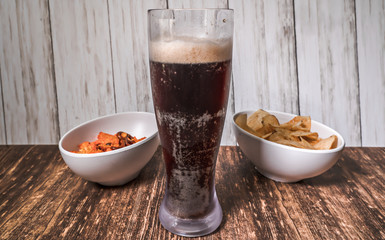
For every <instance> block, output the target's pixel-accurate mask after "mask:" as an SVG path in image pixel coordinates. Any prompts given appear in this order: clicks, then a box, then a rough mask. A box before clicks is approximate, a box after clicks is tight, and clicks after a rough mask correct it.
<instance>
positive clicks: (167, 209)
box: [148, 9, 233, 237]
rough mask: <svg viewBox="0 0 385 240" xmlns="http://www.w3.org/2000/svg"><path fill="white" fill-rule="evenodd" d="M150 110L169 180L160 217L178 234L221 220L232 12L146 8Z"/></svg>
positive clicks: (201, 231) (205, 230) (204, 230)
mask: <svg viewBox="0 0 385 240" xmlns="http://www.w3.org/2000/svg"><path fill="white" fill-rule="evenodd" d="M148 23H149V57H150V73H151V87H152V96H153V101H154V110H155V115H156V118H157V124H158V129H159V136H160V141H161V145H162V149H163V158H164V161H165V167H166V173H167V179H166V180H167V181H166V189H165V195H164V198H163V201H162V204H161V207H160V210H159V219H160V222H161V223H162V225H163V227H165V228H166V229H167V230H169V231H171V232H173V233H175V234H178V235H182V236H191V237H192V236H202V235H206V234H209V233H211V232H213V231H214V230H215V229H216V228H218V226H219V225H220V223H221V220H222V209H221V207H220V205H219V202H218V199H217V195H216V191H215V181H214V177H215V164H216V159H217V154H218V150H219V146H220V141H221V136H222V129H223V125H224V120H225V115H226V108H227V100H228V95H229V86H230V78H231V58H232V40H233V11H232V10H229V9H197V10H193V9H189V10H186V9H185V10H182V9H178V10H177V9H174V10H173V9H166V10H149V11H148Z"/></svg>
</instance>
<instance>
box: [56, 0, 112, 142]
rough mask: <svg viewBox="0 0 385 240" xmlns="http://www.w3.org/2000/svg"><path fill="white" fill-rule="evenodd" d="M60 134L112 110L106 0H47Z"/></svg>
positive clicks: (110, 112)
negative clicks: (48, 0)
mask: <svg viewBox="0 0 385 240" xmlns="http://www.w3.org/2000/svg"><path fill="white" fill-rule="evenodd" d="M50 13H51V25H52V41H53V50H54V57H55V74H56V86H57V90H58V91H57V98H58V112H59V122H60V134H61V136H62V135H63V134H64V133H65V132H67V131H68V130H69V129H71V128H73V127H75V126H76V125H78V124H80V123H83V122H85V121H87V120H90V119H93V118H95V117H99V116H103V115H108V114H112V113H115V112H116V110H115V96H114V95H115V94H114V83H113V76H112V61H111V44H110V32H109V19H108V8H107V0H103V1H91V0H89V1H74V0H71V1H57V0H51V1H50Z"/></svg>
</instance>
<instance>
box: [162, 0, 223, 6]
mask: <svg viewBox="0 0 385 240" xmlns="http://www.w3.org/2000/svg"><path fill="white" fill-rule="evenodd" d="M167 2H168V8H228V6H227V0H182V1H178V0H168V1H167Z"/></svg>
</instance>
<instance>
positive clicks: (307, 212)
mask: <svg viewBox="0 0 385 240" xmlns="http://www.w3.org/2000/svg"><path fill="white" fill-rule="evenodd" d="M384 158H385V149H384V148H345V150H344V151H343V154H342V156H341V158H340V160H339V161H338V162H337V164H336V165H335V166H333V167H332V168H331V169H330V170H329V171H327V172H326V173H324V174H322V175H320V176H318V177H315V178H311V179H307V180H303V181H300V182H298V183H292V184H287V183H278V182H274V181H272V180H269V179H267V178H265V177H263V176H262V175H260V174H259V173H258V172H257V171H256V170H255V169H254V167H253V165H252V164H251V162H250V161H249V160H248V159H247V158H246V157H245V156H244V155H243V154H242V152H240V150H239V148H237V147H222V148H221V150H220V153H219V157H218V165H217V170H216V189H217V194H218V198H219V201H220V203H221V205H222V208H223V213H224V218H223V222H222V224H221V226H220V227H219V229H218V230H217V231H216V232H215V233H213V234H211V235H209V236H206V237H201V238H197V239H384V238H385V225H384V218H385V179H384V178H385V176H384V171H385V162H384V161H383V160H384ZM0 179H1V181H0V239H185V238H183V237H178V236H176V235H173V234H171V233H169V232H167V231H166V230H165V229H163V228H162V226H161V225H160V223H159V220H158V209H159V205H160V203H161V200H162V196H163V191H164V187H165V186H164V185H165V178H164V164H163V161H162V158H161V151H160V149H158V151H157V152H156V153H155V155H154V157H153V159H152V160H151V161H150V162H149V164H148V165H147V166H146V167H145V168H144V169H143V171H142V172H141V174H140V175H139V177H138V178H137V179H135V180H133V181H132V182H130V183H128V184H126V185H124V186H121V187H102V186H100V185H98V184H94V183H91V182H88V181H85V180H83V179H81V178H79V177H77V176H76V175H74V174H73V173H72V172H71V171H70V170H69V168H68V167H67V166H66V165H65V163H64V161H63V160H62V158H61V156H60V153H59V150H58V148H57V146H55V145H34V146H31V145H20V146H15V145H11V146H0ZM186 239H188V238H186Z"/></svg>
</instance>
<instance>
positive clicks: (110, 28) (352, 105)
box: [0, 0, 385, 146]
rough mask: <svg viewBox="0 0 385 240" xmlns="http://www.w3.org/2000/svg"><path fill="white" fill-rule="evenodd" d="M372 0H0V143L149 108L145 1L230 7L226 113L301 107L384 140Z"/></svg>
mask: <svg viewBox="0 0 385 240" xmlns="http://www.w3.org/2000/svg"><path fill="white" fill-rule="evenodd" d="M384 6H385V1H383V0H371V1H361V0H342V1H332V0H326V1H311V0H294V1H291V0H286V1H278V0H275V1H269V0H257V1H254V0H230V1H227V0H210V1H203V0H199V1H192V0H183V1H176V0H151V1H132V0H128V1H122V0H101V1H92V0H81V1H75V0H68V1H60V0H33V1H23V0H2V1H0V83H1V84H0V144H39V143H53V144H55V143H57V142H58V140H59V138H60V136H62V135H63V134H64V133H65V132H66V131H68V130H69V129H70V128H72V127H74V126H76V125H78V124H80V123H83V122H85V121H87V120H89V119H92V118H95V117H98V116H102V115H106V114H111V113H115V112H122V111H149V112H152V111H153V107H152V98H151V89H150V80H149V72H148V52H147V9H149V8H166V7H169V8H203V7H210V8H212V7H221V8H228V7H229V8H233V9H234V10H235V12H234V13H235V39H234V50H233V79H232V80H233V81H232V89H231V92H230V99H229V107H228V112H227V119H226V124H225V128H224V134H223V138H222V145H234V144H235V139H234V135H233V133H232V131H231V124H230V123H231V116H232V114H233V113H234V112H236V111H241V110H245V109H258V108H265V109H272V110H280V111H287V112H292V113H295V114H302V115H310V116H311V117H312V118H313V119H315V120H318V121H321V122H323V123H325V124H327V125H329V126H331V127H333V128H334V129H336V130H337V131H339V132H340V133H341V134H342V135H343V136H344V137H345V139H346V143H347V146H360V145H363V146H385V134H383V132H385V126H384V124H383V123H384V122H385V70H384V69H385V68H384V66H385V7H384Z"/></svg>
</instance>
